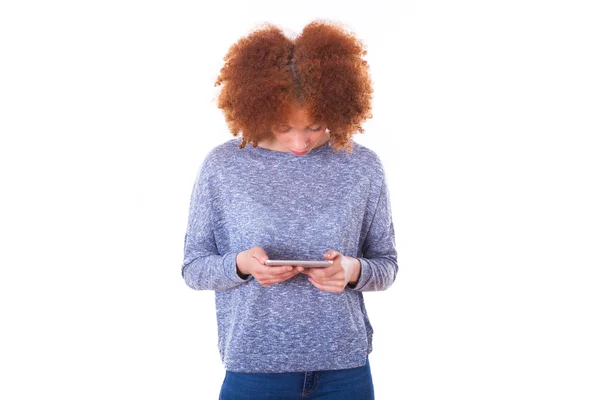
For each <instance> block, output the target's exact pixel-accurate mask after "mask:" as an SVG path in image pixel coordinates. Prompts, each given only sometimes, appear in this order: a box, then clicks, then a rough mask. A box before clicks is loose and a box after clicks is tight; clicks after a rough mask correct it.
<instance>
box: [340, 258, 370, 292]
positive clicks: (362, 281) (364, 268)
mask: <svg viewBox="0 0 600 400" xmlns="http://www.w3.org/2000/svg"><path fill="white" fill-rule="evenodd" d="M355 258H356V259H357V260H358V261H359V262H360V276H359V277H358V281H357V282H356V286H354V287H353V286H350V285H347V286H346V287H347V288H348V289H350V290H356V291H361V290H362V289H363V288H364V287H365V285H366V284H367V282H368V281H369V280H370V279H371V275H372V273H373V271H372V270H371V265H370V264H369V262H368V261H367V260H365V259H364V258H360V257H355Z"/></svg>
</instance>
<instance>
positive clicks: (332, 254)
mask: <svg viewBox="0 0 600 400" xmlns="http://www.w3.org/2000/svg"><path fill="white" fill-rule="evenodd" d="M340 255H341V254H340V252H339V251H336V250H333V249H331V250H328V251H326V252H325V254H323V257H324V258H326V259H328V260H333V259H334V258H336V257H338V256H340Z"/></svg>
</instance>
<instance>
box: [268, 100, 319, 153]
mask: <svg viewBox="0 0 600 400" xmlns="http://www.w3.org/2000/svg"><path fill="white" fill-rule="evenodd" d="M326 129H327V127H326V126H325V123H324V121H314V120H313V119H312V118H311V117H310V115H308V113H307V111H306V109H304V108H302V107H300V106H295V107H293V108H292V112H291V113H290V115H289V117H288V121H287V123H284V124H282V125H276V126H274V127H273V129H272V133H273V137H272V138H271V140H270V141H267V146H268V147H269V148H270V149H271V150H276V151H289V152H290V153H292V154H294V155H296V156H305V155H306V154H308V153H309V152H310V151H311V150H312V149H314V148H316V147H320V146H322V145H324V144H325V143H327V142H328V141H329V133H328V132H327V131H326Z"/></svg>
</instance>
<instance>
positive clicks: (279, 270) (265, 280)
mask: <svg viewBox="0 0 600 400" xmlns="http://www.w3.org/2000/svg"><path fill="white" fill-rule="evenodd" d="M268 259H269V256H267V253H266V252H265V250H264V249H263V248H262V247H258V246H254V247H252V248H251V249H248V250H244V251H241V252H239V253H238V255H237V256H236V258H235V261H236V263H237V269H238V271H239V272H240V273H241V274H244V275H252V276H253V277H254V279H256V280H257V281H258V282H259V283H260V284H261V285H263V286H271V285H274V284H276V283H279V282H283V281H286V280H288V279H290V278H291V277H293V276H296V275H298V274H299V273H300V272H302V271H304V268H302V267H294V266H291V265H283V266H278V267H270V266H268V265H265V264H264V262H265V261H266V260H268Z"/></svg>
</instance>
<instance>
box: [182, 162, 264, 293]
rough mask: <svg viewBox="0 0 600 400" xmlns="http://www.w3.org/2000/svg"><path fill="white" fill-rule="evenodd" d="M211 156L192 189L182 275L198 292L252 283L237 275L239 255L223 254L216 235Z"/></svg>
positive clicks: (249, 278)
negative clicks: (220, 251)
mask: <svg viewBox="0 0 600 400" xmlns="http://www.w3.org/2000/svg"><path fill="white" fill-rule="evenodd" d="M209 157H210V153H209V155H208V156H207V158H206V159H205V160H204V162H203V163H202V166H201V168H200V170H199V172H198V174H197V176H196V181H195V183H194V187H193V189H192V196H191V200H190V207H189V217H188V225H187V231H186V233H185V238H184V251H183V252H184V259H183V264H182V266H181V275H182V276H183V279H184V280H185V283H186V284H187V285H188V286H189V287H191V288H192V289H195V290H226V289H231V288H233V287H235V286H238V285H241V284H243V283H246V282H248V281H250V280H251V279H252V278H253V277H252V275H248V277H247V278H246V279H243V278H241V277H240V276H239V275H238V274H237V264H236V256H237V254H238V252H230V253H226V254H219V251H218V249H217V244H216V241H215V236H214V232H213V229H212V227H213V213H212V205H213V202H214V201H215V198H213V193H214V192H213V191H212V189H214V188H211V186H212V185H211V174H210V172H209V170H210V162H209Z"/></svg>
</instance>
